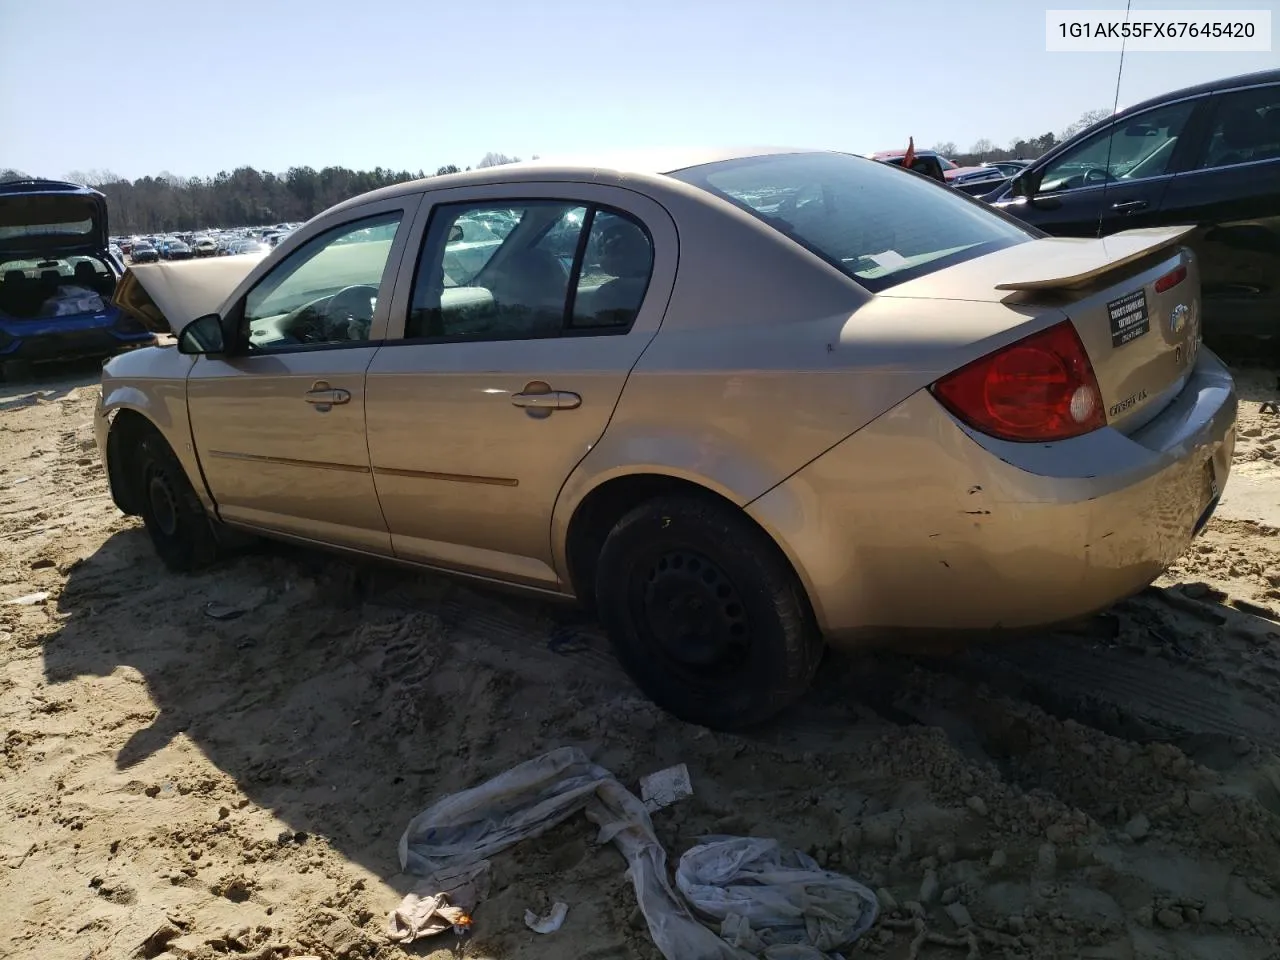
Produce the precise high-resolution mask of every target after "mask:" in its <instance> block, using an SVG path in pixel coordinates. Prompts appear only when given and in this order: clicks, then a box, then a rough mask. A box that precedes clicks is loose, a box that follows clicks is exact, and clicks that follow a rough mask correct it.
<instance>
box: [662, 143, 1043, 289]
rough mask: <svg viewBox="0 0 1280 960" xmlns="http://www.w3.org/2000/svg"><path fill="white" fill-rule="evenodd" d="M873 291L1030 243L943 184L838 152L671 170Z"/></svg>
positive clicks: (1020, 230) (1020, 231)
mask: <svg viewBox="0 0 1280 960" xmlns="http://www.w3.org/2000/svg"><path fill="white" fill-rule="evenodd" d="M672 176H673V177H674V178H675V179H677V180H683V181H684V182H685V183H689V184H692V185H693V186H696V187H701V188H702V189H704V190H708V191H710V192H711V193H714V194H716V195H717V196H719V197H722V198H724V199H726V200H728V201H729V202H731V203H733V204H735V205H737V206H739V207H741V208H742V209H744V210H746V211H748V212H749V213H752V214H754V215H755V216H757V217H759V218H760V219H761V220H763V221H764V222H765V223H767V224H769V225H770V226H772V227H774V228H776V229H777V230H779V231H780V232H782V233H784V234H786V235H787V236H788V237H790V238H791V239H792V240H794V241H796V242H797V243H799V244H800V245H801V246H803V247H805V248H807V249H808V250H810V251H812V252H813V253H815V254H817V255H818V256H820V257H822V258H823V259H824V260H826V261H827V262H829V263H831V264H832V265H834V266H835V267H838V268H839V269H840V270H843V271H844V272H845V273H847V274H848V275H849V276H851V277H853V278H854V279H855V280H857V281H858V283H860V284H862V286H864V287H866V288H867V289H868V290H870V291H871V292H873V293H875V292H878V291H880V290H886V289H888V288H889V287H892V286H895V285H896V284H899V283H904V282H906V281H907V280H913V279H915V278H916V277H920V276H924V275H925V274H928V273H933V272H934V271H935V270H941V269H942V268H943V267H949V266H951V265H952V264H956V263H961V262H963V261H965V260H971V259H973V258H974V257H979V256H982V255H983V254H986V253H991V252H992V251H994V250H1002V249H1004V248H1005V247H1010V246H1013V245H1014V244H1017V243H1022V242H1024V241H1026V240H1031V239H1033V237H1034V234H1032V233H1031V232H1030V231H1029V230H1027V229H1024V228H1023V227H1020V226H1018V225H1017V224H1014V223H1012V222H1010V221H1008V220H1006V219H1004V218H1003V217H1001V216H999V215H997V214H996V213H994V212H992V211H990V210H988V209H986V208H985V207H983V206H982V205H981V204H980V203H978V202H976V201H973V200H970V199H969V198H967V197H965V196H964V195H962V194H959V193H957V192H956V191H954V190H952V189H951V188H949V187H945V186H942V185H941V184H938V183H936V182H933V181H930V180H927V179H924V178H922V177H918V176H912V175H911V174H908V173H905V172H904V171H902V170H901V169H899V168H897V167H892V166H889V165H888V164H885V163H878V162H876V161H875V160H866V159H864V158H862V157H855V156H852V155H849V154H841V153H792V154H783V155H781V156H768V157H750V158H747V159H743V160H727V161H724V162H721V163H711V164H705V165H703V166H698V167H690V168H689V169H687V170H681V171H678V172H676V173H674V174H672Z"/></svg>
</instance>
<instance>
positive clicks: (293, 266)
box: [241, 210, 401, 353]
mask: <svg viewBox="0 0 1280 960" xmlns="http://www.w3.org/2000/svg"><path fill="white" fill-rule="evenodd" d="M400 217H401V214H400V211H398V210H397V211H394V212H392V213H385V214H379V215H378V216H376V217H367V218H365V219H363V220H356V221H353V222H351V223H346V224H343V225H342V226H340V227H335V228H334V229H332V230H329V231H326V232H325V233H322V234H320V235H319V236H318V237H315V238H313V239H312V240H310V241H309V242H308V243H306V244H304V245H303V246H302V247H300V248H299V249H297V250H295V251H294V252H293V253H292V254H290V255H289V256H288V257H286V258H285V259H284V260H283V261H281V262H280V263H279V264H277V265H276V267H275V268H274V269H272V270H271V272H270V273H268V274H267V275H266V276H265V277H263V278H262V280H261V281H259V283H258V285H257V286H255V287H254V288H253V289H252V290H250V291H249V294H248V296H247V297H246V298H245V304H244V316H243V318H242V320H241V329H242V333H243V336H244V344H245V348H246V350H247V351H248V352H249V353H261V352H277V353H278V352H280V351H282V350H284V351H287V350H296V349H298V348H300V347H307V346H318V345H324V344H337V343H344V344H355V343H364V342H367V341H368V340H369V337H370V330H371V327H372V325H373V312H374V308H375V306H376V304H377V298H378V289H379V287H380V286H381V285H382V275H383V272H384V271H385V270H386V267H387V260H388V258H389V256H390V254H391V243H392V241H393V240H394V239H395V235H396V229H397V228H398V227H399V225H400Z"/></svg>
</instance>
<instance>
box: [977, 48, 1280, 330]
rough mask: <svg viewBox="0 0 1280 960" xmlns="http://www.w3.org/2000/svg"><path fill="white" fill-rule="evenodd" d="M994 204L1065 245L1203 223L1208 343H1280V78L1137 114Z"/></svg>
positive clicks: (1192, 239) (1056, 156) (1210, 88)
mask: <svg viewBox="0 0 1280 960" xmlns="http://www.w3.org/2000/svg"><path fill="white" fill-rule="evenodd" d="M983 199H984V200H986V201H988V202H989V203H992V204H994V205H995V206H997V207H999V208H1001V209H1003V210H1004V211H1005V212H1006V213H1010V214H1013V215H1014V216H1016V217H1018V218H1019V219H1021V220H1024V221H1026V222H1027V223H1030V224H1033V225H1034V226H1036V227H1039V228H1040V229H1041V230H1044V231H1045V232H1047V233H1049V234H1053V235H1056V236H1067V237H1097V236H1105V235H1106V234H1110V233H1115V232H1116V231H1118V230H1128V229H1132V228H1135V227H1154V226H1171V225H1177V224H1194V225H1196V228H1197V229H1196V230H1195V231H1194V232H1193V233H1191V234H1190V235H1189V237H1188V240H1187V243H1188V245H1189V246H1190V247H1191V248H1192V249H1193V250H1194V251H1195V253H1196V254H1197V256H1198V258H1199V261H1200V276H1201V280H1202V283H1203V312H1204V316H1203V322H1204V331H1205V335H1206V336H1207V337H1208V338H1209V339H1211V340H1212V339H1213V338H1214V337H1215V335H1217V336H1225V335H1247V336H1267V337H1275V336H1280V70H1267V71H1263V72H1260V73H1251V74H1247V75H1245V76H1240V77H1231V78H1229V79H1226V80H1216V81H1214V82H1212V83H1204V84H1201V85H1199V86H1196V87H1188V88H1187V89H1185V90H1178V91H1176V92H1174V93H1168V94H1165V95H1163V96H1160V97H1156V98H1153V99H1151V100H1148V101H1146V102H1144V103H1140V104H1137V105H1136V106H1133V107H1129V108H1128V109H1126V110H1123V111H1121V112H1119V113H1117V114H1116V115H1115V116H1113V117H1108V118H1107V119H1106V120H1103V121H1101V122H1099V123H1097V124H1094V125H1093V126H1092V127H1090V128H1089V129H1087V130H1085V131H1083V132H1082V133H1080V134H1079V135H1077V136H1075V137H1073V138H1071V139H1070V140H1068V141H1067V142H1066V143H1064V144H1062V145H1061V146H1059V147H1056V148H1054V149H1053V150H1051V151H1050V152H1049V153H1046V154H1045V155H1044V156H1042V157H1040V158H1039V159H1038V160H1036V161H1035V162H1034V163H1032V164H1031V165H1030V166H1029V167H1027V169H1026V170H1024V171H1023V172H1022V173H1020V174H1019V175H1018V176H1016V177H1014V178H1013V179H1012V180H1011V181H1009V183H1007V184H1004V185H1002V186H1001V187H1000V188H999V189H998V190H996V191H993V192H992V193H990V194H988V195H987V196H985V197H983Z"/></svg>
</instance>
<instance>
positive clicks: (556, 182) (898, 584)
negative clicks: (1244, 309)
mask: <svg viewBox="0 0 1280 960" xmlns="http://www.w3.org/2000/svg"><path fill="white" fill-rule="evenodd" d="M497 212H501V214H502V215H501V216H492V215H491V214H494V213H497ZM468 223H484V224H485V225H486V227H487V230H488V231H489V232H488V233H486V235H485V239H484V241H483V242H485V243H486V244H487V246H485V247H484V248H483V249H482V250H481V252H480V253H479V254H476V255H473V256H470V257H469V258H468V259H467V260H466V262H465V264H459V258H458V257H456V256H455V255H454V254H455V253H456V251H457V249H458V247H459V245H464V246H465V248H466V249H467V250H469V251H472V252H473V253H474V251H473V250H472V247H471V246H470V245H471V244H474V243H475V242H476V241H475V240H472V239H469V238H468V236H467V229H466V224H468ZM459 225H462V229H461V230H459V229H458V228H459ZM490 234H491V236H490ZM1186 235H1187V230H1186V228H1179V227H1172V228H1163V229H1154V230H1135V231H1127V232H1121V233H1118V234H1115V235H1113V236H1111V237H1108V238H1107V239H1106V240H1097V239H1087V238H1084V239H1067V238H1050V237H1046V236H1045V235H1044V234H1043V233H1041V232H1040V231H1038V230H1036V229H1035V228H1033V227H1030V226H1028V225H1026V224H1023V223H1020V222H1019V221H1017V220H1015V219H1013V218H1010V217H1008V216H1006V215H1004V214H1002V213H1000V212H998V211H996V210H993V209H992V208H990V207H988V206H986V205H985V204H980V203H976V202H974V201H973V200H972V199H970V198H968V197H966V196H964V195H962V194H959V193H957V192H955V191H951V190H940V189H938V188H937V186H936V185H934V184H931V183H928V182H927V181H926V180H925V179H923V178H920V177H905V176H902V174H901V173H900V172H899V171H897V170H894V169H893V168H892V167H890V166H888V165H886V164H883V163H877V162H874V161H872V160H868V159H865V158H860V157H855V156H851V155H848V154H843V153H832V152H821V151H788V150H768V151H760V150H753V151H711V152H698V151H689V152H680V151H677V152H673V153H653V154H649V153H645V154H635V155H630V156H623V157H621V158H613V159H610V160H604V159H601V160H597V161H591V160H579V161H577V162H555V161H550V160H540V161H535V162H528V163H516V164H510V165H503V166H500V167H492V168H486V169H483V170H476V171H471V172H467V173H462V174H454V175H446V176H439V177H432V178H430V179H427V180H419V181H415V182H410V183H404V184H399V185H396V186H392V187H388V188H385V189H382V190H378V191H376V192H374V193H371V194H367V195H364V196H360V197H356V198H354V199H352V200H348V201H346V202H344V203H342V204H339V205H338V206H336V207H333V208H332V209H330V210H328V211H327V212H325V213H323V214H321V215H320V216H318V217H316V218H315V219H313V220H311V221H309V222H308V223H307V224H305V225H304V226H302V227H300V228H299V229H298V230H297V232H296V233H294V234H293V235H291V236H290V237H289V239H288V240H287V241H285V242H284V243H283V244H281V246H279V247H278V248H276V249H274V250H273V251H272V252H271V253H270V254H268V255H267V256H266V257H265V258H263V259H261V260H260V261H258V262H250V261H248V258H241V257H224V258H218V259H213V260H207V261H200V262H198V263H193V264H184V265H168V264H162V265H158V266H142V267H135V268H133V270H131V271H130V274H129V275H128V276H127V277H126V281H125V282H124V283H123V284H122V289H121V291H120V293H119V294H118V296H117V300H118V301H119V302H121V303H122V304H127V309H129V310H130V311H132V312H134V313H135V314H136V315H138V316H140V317H145V318H147V319H148V322H149V323H152V324H164V325H165V326H167V328H169V329H171V330H172V331H173V332H174V333H175V334H176V341H177V342H176V344H175V345H174V346H168V347H161V348H154V349H149V350H143V351H138V352H135V353H132V354H129V355H127V356H121V357H117V358H115V359H114V360H112V361H111V362H110V363H108V364H107V365H106V366H105V367H104V369H103V374H102V400H101V406H100V408H99V410H98V412H97V417H96V432H97V438H98V444H99V447H100V450H101V452H102V455H103V457H104V460H105V465H106V472H107V475H108V477H109V480H110V488H111V493H112V496H113V498H114V500H115V503H116V504H117V505H118V506H119V508H120V509H121V510H122V511H124V512H125V513H126V514H130V515H138V516H141V517H142V519H143V522H144V524H145V526H146V529H147V531H148V533H149V535H150V538H151V540H152V542H153V544H154V546H155V549H156V551H157V553H158V554H159V556H160V558H161V559H162V560H163V561H164V562H165V563H166V564H167V565H168V566H169V567H170V568H172V569H174V570H178V571H186V570H193V569H196V568H199V567H203V566H205V565H208V564H211V563H213V562H215V561H216V560H218V559H219V557H221V556H224V555H225V554H226V553H227V552H228V551H229V550H231V549H232V548H233V547H234V545H235V541H236V538H238V537H241V536H243V535H245V534H260V535H263V536H267V537H275V538H281V539H285V540H291V541H296V542H299V543H302V544H311V545H316V546H323V547H328V548H333V549H337V550H340V551H343V552H345V553H346V554H348V555H355V556H364V557H369V558H376V559H379V560H384V561H391V562H398V563H401V564H406V565H409V566H414V567H418V568H423V569H431V570H441V571H446V572H448V573H451V574H456V575H459V576H462V577H469V578H472V579H475V580H478V581H481V582H483V583H489V584H497V585H502V586H505V587H508V588H512V589H517V590H523V591H526V592H529V593H532V594H536V595H539V596H543V597H549V598H555V599H559V600H565V601H575V600H576V601H577V602H579V603H581V604H583V605H584V606H586V607H587V608H588V609H589V610H591V611H593V612H594V614H595V615H596V616H598V617H599V619H600V620H601V621H602V622H603V624H604V626H605V628H606V629H607V631H608V633H609V636H610V638H611V640H612V643H613V646H614V649H615V651H616V653H617V656H618V659H619V660H620V662H621V663H622V665H623V666H624V667H625V668H626V669H627V671H628V672H629V673H630V675H631V676H632V677H633V678H634V679H635V681H636V683H637V684H638V685H639V687H640V688H641V689H642V690H643V691H644V692H645V693H646V694H648V695H649V696H650V697H651V698H653V700H654V701H656V702H657V703H659V704H660V705H661V706H663V707H664V708H666V709H667V710H669V711H671V712H672V713H674V714H676V715H677V716H680V717H682V718H684V719H686V720H689V721H692V722H695V723H699V724H703V725H706V726H710V727H716V728H736V727H744V726H747V725H750V724H754V723H758V722H760V721H762V720H764V719H766V718H768V717H771V716H773V715H774V714H776V713H777V712H778V711H780V710H782V709H783V708H784V707H786V706H787V705H788V704H791V703H793V702H795V701H796V700H797V699H798V698H800V697H801V696H802V695H803V694H804V692H805V690H806V688H807V687H808V686H809V684H810V681H811V680H812V679H813V677H814V675H815V673H816V672H817V670H818V665H819V662H820V660H821V657H822V655H823V651H824V648H825V646H826V645H828V644H831V645H843V646H859V645H864V644H869V643H883V642H886V641H890V642H892V641H894V640H903V639H907V640H910V639H913V638H917V637H921V636H924V637H929V638H934V637H936V636H938V635H939V634H960V635H973V636H979V637H984V638H986V637H992V636H998V635H1001V634H1014V633H1019V632H1022V633H1026V632H1029V631H1035V630H1037V629H1041V628H1043V627H1045V626H1049V625H1053V624H1057V623H1061V622H1065V621H1071V620H1074V619H1077V618H1080V617H1083V616H1086V615H1089V614H1091V613H1093V612H1095V611H1098V610H1101V609H1103V608H1106V607H1107V606H1109V605H1111V604H1113V603H1115V602H1116V601H1118V600H1120V599H1122V598H1124V597H1127V596H1129V595H1131V594H1134V593H1136V592H1138V591H1140V590H1142V589H1143V588H1145V587H1146V586H1147V585H1148V584H1150V583H1151V582H1152V581H1153V580H1154V579H1155V578H1156V577H1158V576H1159V575H1160V574H1161V573H1162V572H1163V571H1164V570H1165V568H1166V567H1167V566H1168V565H1169V564H1170V563H1172V562H1173V561H1174V560H1175V559H1176V558H1178V557H1179V556H1180V555H1182V554H1183V553H1184V551H1185V550H1186V549H1187V547H1188V545H1189V544H1190V543H1191V541H1192V539H1193V538H1194V537H1195V536H1196V534H1197V533H1198V532H1199V531H1200V529H1201V528H1202V527H1203V526H1204V524H1205V522H1206V521H1207V519H1208V518H1209V516H1210V515H1211V514H1212V512H1213V510H1214V508H1215V505H1216V504H1217V502H1218V498H1219V495H1220V493H1221V491H1222V488H1223V485H1224V484H1225V483H1226V481H1227V477H1228V472H1229V470H1230V466H1231V454H1232V447H1233V442H1234V430H1235V418H1236V392H1235V387H1234V385H1233V382H1232V378H1231V375H1230V374H1229V372H1228V371H1227V369H1226V368H1225V367H1224V366H1223V364H1222V363H1221V362H1220V361H1219V360H1218V358H1217V357H1216V356H1215V355H1214V354H1213V353H1212V352H1211V351H1210V350H1208V349H1205V348H1202V347H1201V341H1200V279H1199V273H1198V270H1199V267H1198V264H1197V262H1196V260H1195V258H1194V257H1192V256H1191V255H1190V254H1189V253H1188V252H1187V250H1186V249H1185V248H1184V246H1183V241H1184V238H1185V237H1186ZM212 268H220V269H218V270H214V269H212ZM202 271H207V272H202ZM921 597H927V598H928V601H927V602H924V603H922V602H921V600H920V598H921ZM1029 642H1034V641H1029Z"/></svg>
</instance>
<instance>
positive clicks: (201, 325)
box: [178, 313, 227, 356]
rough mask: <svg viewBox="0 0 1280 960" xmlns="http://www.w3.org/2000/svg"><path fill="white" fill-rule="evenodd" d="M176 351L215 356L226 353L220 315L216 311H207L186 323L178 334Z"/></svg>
mask: <svg viewBox="0 0 1280 960" xmlns="http://www.w3.org/2000/svg"><path fill="white" fill-rule="evenodd" d="M178 352H179V353H185V354H188V355H191V356H202V355H203V356H217V355H218V354H222V353H226V352H227V345H226V337H225V336H224V335H223V332H222V317H220V316H218V314H216V313H207V314H205V315H204V316H203V317H197V318H196V319H195V320H192V321H191V322H190V323H188V324H187V325H186V326H185V327H183V328H182V333H181V334H180V335H179V336H178Z"/></svg>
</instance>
